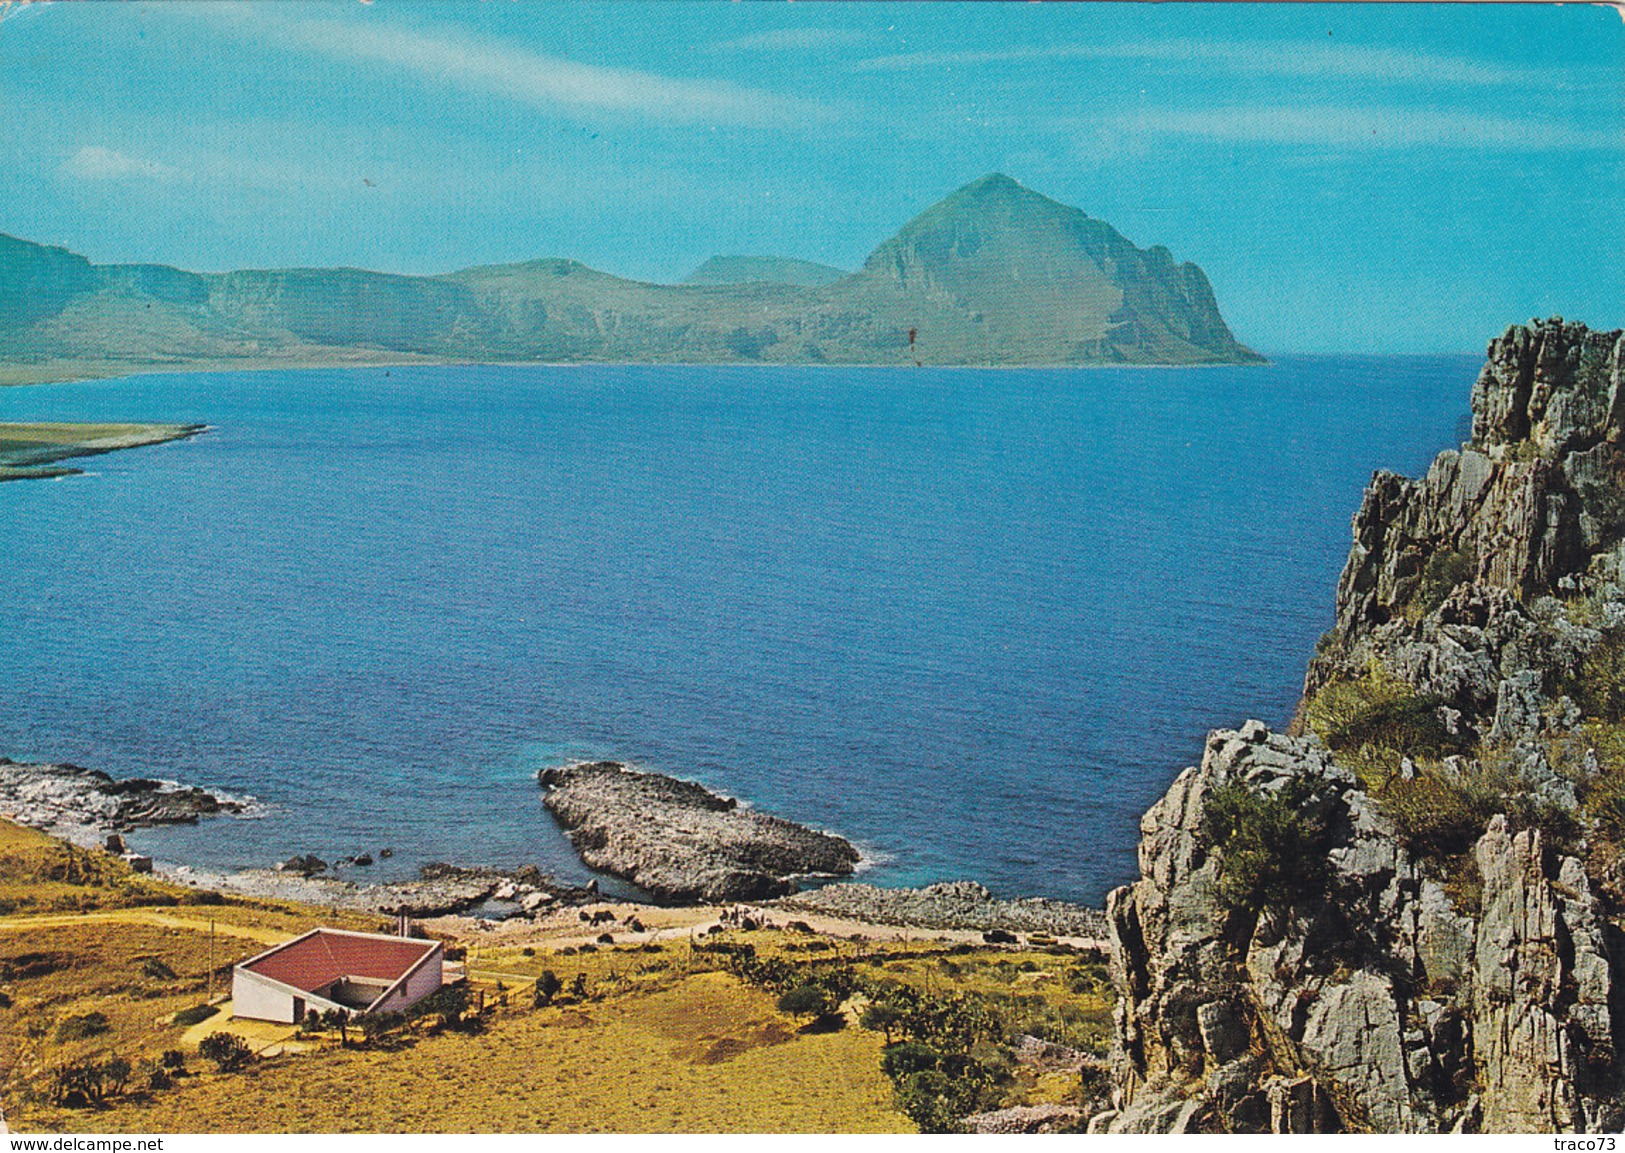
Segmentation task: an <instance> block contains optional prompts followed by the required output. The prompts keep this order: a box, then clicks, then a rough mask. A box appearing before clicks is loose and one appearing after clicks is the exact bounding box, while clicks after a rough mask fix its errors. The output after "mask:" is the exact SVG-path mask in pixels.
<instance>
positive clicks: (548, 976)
mask: <svg viewBox="0 0 1625 1153" xmlns="http://www.w3.org/2000/svg"><path fill="white" fill-rule="evenodd" d="M563 989H564V982H563V981H561V980H559V975H558V974H557V973H555V972H554V971H553V970H552V969H543V970H542V974H541V976H539V977H537V978H536V1007H537V1008H538V1009H540V1008H542V1007H544V1006H546V1005H551V1004H552V1003H553V998H554V997H557V996H558V995H559V993H560V992H562V991H563Z"/></svg>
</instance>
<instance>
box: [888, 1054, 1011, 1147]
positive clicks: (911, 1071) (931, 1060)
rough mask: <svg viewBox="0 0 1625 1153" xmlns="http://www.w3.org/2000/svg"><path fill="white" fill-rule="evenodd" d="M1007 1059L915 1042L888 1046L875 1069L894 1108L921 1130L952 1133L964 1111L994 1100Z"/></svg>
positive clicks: (1005, 1073) (1005, 1078) (990, 1104)
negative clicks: (888, 1083)
mask: <svg viewBox="0 0 1625 1153" xmlns="http://www.w3.org/2000/svg"><path fill="white" fill-rule="evenodd" d="M1006 1066H1007V1062H1005V1061H1001V1060H1000V1058H999V1057H998V1056H997V1055H995V1054H993V1053H992V1052H991V1051H986V1052H979V1053H978V1054H977V1055H976V1056H972V1055H971V1054H969V1053H944V1052H940V1051H939V1050H937V1049H934V1048H932V1047H931V1046H930V1045H925V1044H921V1043H920V1042H917V1041H903V1042H901V1043H899V1044H896V1045H888V1046H887V1047H886V1051H885V1053H884V1054H882V1056H881V1058H880V1067H881V1069H882V1070H883V1071H884V1072H885V1073H886V1075H887V1076H888V1077H890V1078H891V1080H892V1085H893V1088H894V1092H895V1097H896V1102H897V1108H898V1109H899V1110H901V1111H902V1112H903V1113H904V1114H906V1115H907V1116H908V1118H909V1120H911V1121H913V1122H914V1124H916V1125H918V1126H919V1128H920V1132H922V1133H957V1132H959V1131H960V1122H961V1121H963V1120H964V1119H965V1118H966V1117H968V1116H969V1115H970V1114H972V1113H975V1112H977V1111H979V1110H982V1109H987V1108H991V1107H993V1106H995V1105H997V1104H998V1088H999V1086H1000V1085H1002V1084H1004V1083H1006V1082H1007V1081H1009V1079H1010V1077H1009V1071H1008V1068H1007V1067H1006Z"/></svg>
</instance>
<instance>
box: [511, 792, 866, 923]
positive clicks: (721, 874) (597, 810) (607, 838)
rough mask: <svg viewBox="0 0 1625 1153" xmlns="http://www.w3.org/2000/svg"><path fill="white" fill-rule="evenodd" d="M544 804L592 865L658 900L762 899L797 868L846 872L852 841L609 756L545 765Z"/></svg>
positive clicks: (791, 882) (777, 893)
mask: <svg viewBox="0 0 1625 1153" xmlns="http://www.w3.org/2000/svg"><path fill="white" fill-rule="evenodd" d="M537 779H538V781H539V783H540V784H541V786H542V787H543V788H544V789H546V790H547V797H546V801H545V803H546V805H547V807H548V810H549V811H550V812H552V814H553V816H554V817H555V818H556V819H557V820H558V822H559V824H560V825H561V826H562V827H563V828H564V831H565V833H566V835H568V836H569V838H570V843H571V844H572V845H574V846H575V848H576V851H577V852H578V853H580V854H581V859H582V860H583V861H585V862H586V863H587V865H589V866H590V867H591V868H594V869H598V870H601V871H603V872H605V873H609V874H611V875H613V876H616V877H620V878H622V879H623V880H626V881H629V882H631V883H632V884H634V885H636V886H637V887H638V888H640V889H642V890H643V891H644V892H646V893H648V894H649V895H650V896H651V897H652V898H653V899H654V900H656V901H658V902H662V903H682V902H688V901H704V902H709V903H722V902H731V901H760V900H764V899H766V898H769V897H782V896H785V895H786V894H789V893H792V892H794V891H795V890H796V888H797V885H796V878H798V877H803V876H810V875H811V876H826V877H827V876H846V875H848V874H850V873H851V872H852V870H853V868H854V867H855V866H856V865H857V863H858V860H859V855H858V851H857V850H856V849H854V848H853V847H852V846H851V844H849V843H848V842H847V841H845V840H843V839H842V838H840V837H837V836H835V835H834V834H832V833H823V832H819V831H817V830H815V829H809V828H806V827H804V826H802V825H798V824H795V823H794V822H793V821H787V820H785V819H783V818H782V817H774V816H769V815H768V814H766V813H760V812H756V811H755V810H753V809H746V808H742V807H740V805H739V803H738V802H737V801H735V800H734V799H732V798H729V797H719V796H717V795H716V794H715V793H713V792H711V791H710V790H709V789H706V788H705V787H704V786H702V785H698V784H695V783H694V782H692V781H680V780H676V779H675V778H672V777H667V776H663V775H661V774H659V773H646V772H639V771H637V770H634V769H629V768H627V767H626V766H625V765H621V764H617V763H615V762H612V761H598V762H593V763H591V764H580V765H570V766H567V767H565V768H558V769H544V770H543V771H542V772H541V773H540V774H539V776H538V778H537Z"/></svg>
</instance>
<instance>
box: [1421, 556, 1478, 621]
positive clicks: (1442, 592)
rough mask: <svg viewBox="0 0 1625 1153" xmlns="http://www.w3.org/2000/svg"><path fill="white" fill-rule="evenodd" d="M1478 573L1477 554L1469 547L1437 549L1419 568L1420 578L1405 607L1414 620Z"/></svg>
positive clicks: (1433, 607)
mask: <svg viewBox="0 0 1625 1153" xmlns="http://www.w3.org/2000/svg"><path fill="white" fill-rule="evenodd" d="M1477 575H1478V554H1477V553H1476V552H1474V551H1473V549H1472V548H1471V547H1468V548H1465V549H1438V550H1436V551H1435V552H1433V553H1432V554H1431V555H1430V556H1429V557H1428V560H1427V564H1426V565H1425V566H1423V568H1422V579H1421V581H1420V582H1418V584H1417V586H1416V591H1415V592H1414V593H1413V594H1411V601H1410V605H1409V606H1407V607H1408V608H1409V609H1410V611H1411V612H1412V613H1414V614H1415V616H1416V618H1417V619H1420V618H1421V617H1424V616H1426V615H1427V614H1428V613H1430V612H1432V611H1433V610H1434V609H1436V608H1438V607H1439V606H1440V605H1442V604H1443V603H1444V601H1445V598H1446V597H1448V596H1449V595H1450V594H1451V592H1452V591H1454V589H1455V588H1456V586H1457V585H1461V584H1466V583H1467V582H1468V581H1470V580H1472V579H1473V578H1474V577H1476V576H1477Z"/></svg>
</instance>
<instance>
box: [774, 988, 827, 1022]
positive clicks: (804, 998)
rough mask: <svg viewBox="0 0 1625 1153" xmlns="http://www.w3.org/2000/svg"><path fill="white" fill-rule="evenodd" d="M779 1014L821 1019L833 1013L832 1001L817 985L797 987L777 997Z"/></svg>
mask: <svg viewBox="0 0 1625 1153" xmlns="http://www.w3.org/2000/svg"><path fill="white" fill-rule="evenodd" d="M778 1005H779V1012H781V1013H788V1014H790V1015H791V1016H792V1017H811V1018H817V1017H823V1016H827V1015H828V1014H830V1013H833V1012H834V1011H835V1002H834V999H833V998H832V997H831V996H830V995H829V993H828V992H827V991H826V990H824V989H821V988H819V987H818V986H817V985H812V984H807V985H797V986H796V987H795V988H793V989H790V990H787V991H786V992H785V993H784V994H782V995H781V996H780V997H779V1001H778Z"/></svg>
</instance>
